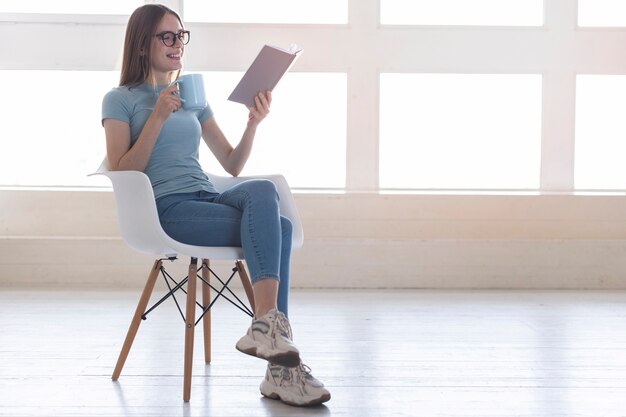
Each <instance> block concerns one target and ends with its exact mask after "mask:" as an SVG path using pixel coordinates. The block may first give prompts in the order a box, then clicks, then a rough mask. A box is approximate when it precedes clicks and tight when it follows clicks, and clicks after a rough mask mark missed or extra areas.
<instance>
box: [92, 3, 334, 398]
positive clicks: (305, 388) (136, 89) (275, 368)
mask: <svg viewBox="0 0 626 417" xmlns="http://www.w3.org/2000/svg"><path fill="white" fill-rule="evenodd" d="M188 41H189V31H186V30H184V28H183V23H182V21H181V19H180V17H179V16H178V14H176V13H175V12H174V11H172V10H170V9H169V8H167V7H165V6H162V5H157V4H147V5H145V6H142V7H139V8H138V9H137V10H135V12H134V13H133V14H132V15H131V17H130V19H129V21H128V25H127V28H126V39H125V42H124V55H123V61H122V72H121V77H120V86H119V87H117V88H114V89H113V90H111V91H110V92H109V93H107V94H106V96H105V97H104V100H103V105H102V123H103V126H104V129H105V134H106V145H107V157H108V161H109V168H110V169H111V170H137V171H143V172H145V173H146V175H148V177H149V178H150V181H151V183H152V186H153V189H154V194H155V198H156V203H157V208H158V212H159V218H160V221H161V224H162V225H163V228H164V230H165V232H166V233H168V234H169V235H170V236H171V237H172V238H174V239H176V240H178V241H180V242H184V243H188V244H192V245H200V246H202V245H204V246H214V245H218V246H241V247H242V248H243V252H244V257H245V259H246V263H247V264H248V268H249V269H250V275H251V278H252V286H253V290H254V298H255V304H256V311H255V319H254V320H253V322H252V325H251V326H250V328H249V329H248V331H247V333H246V334H245V335H244V336H243V337H242V338H241V339H240V340H239V341H238V342H237V345H236V347H237V349H238V350H240V351H241V352H244V353H247V354H249V355H254V356H257V357H259V358H262V359H265V360H267V361H268V368H267V372H266V376H265V379H264V381H263V382H262V384H261V393H262V394H263V395H265V396H267V397H270V398H278V399H281V400H282V401H284V402H286V403H289V404H292V405H314V404H320V403H322V402H325V401H328V400H329V399H330V393H329V392H328V391H327V390H326V389H325V388H324V386H323V384H322V383H320V382H319V381H318V380H316V379H315V378H314V377H313V376H312V375H311V373H310V369H309V368H308V367H306V366H305V365H303V364H302V362H301V361H300V354H299V351H298V349H297V348H296V346H295V345H294V344H293V341H292V337H291V328H290V325H289V321H288V319H287V316H286V314H287V307H288V294H289V263H290V256H291V224H290V222H289V220H288V219H287V218H285V217H282V216H280V212H279V206H278V195H277V192H276V189H275V187H274V184H273V183H272V182H270V181H265V180H250V181H245V182H243V183H240V184H238V185H236V186H234V187H233V188H231V189H229V190H226V191H224V192H223V193H221V194H219V193H217V192H216V190H215V188H214V187H213V185H212V184H211V182H210V181H209V179H208V177H207V176H206V174H205V173H204V171H203V170H202V168H201V167H200V164H199V162H198V148H199V145H200V137H202V138H203V139H204V141H205V142H206V144H207V145H208V147H209V149H210V150H211V151H212V152H213V154H214V155H215V157H216V158H217V160H218V161H219V163H220V164H221V165H222V166H223V167H224V169H225V170H226V171H227V172H228V173H230V174H231V175H233V176H237V175H238V174H239V173H240V172H241V170H242V169H243V167H244V165H245V163H246V161H247V160H248V157H249V155H250V152H251V150H252V143H253V141H254V136H255V132H256V129H257V126H258V125H259V123H260V122H261V121H262V120H263V119H264V118H265V117H266V116H267V114H268V113H269V110H270V103H271V101H272V95H271V93H270V92H269V91H267V92H265V93H263V92H261V93H259V94H258V96H257V97H255V106H254V107H251V108H249V115H248V121H247V125H246V129H245V130H244V133H243V136H242V137H241V140H240V141H239V143H238V145H237V146H236V147H234V148H233V147H232V146H231V145H230V143H229V142H228V140H227V139H226V138H225V136H224V134H223V133H222V131H221V130H220V128H219V127H218V125H217V123H216V121H215V118H214V117H213V112H212V111H211V108H210V107H209V106H208V105H207V106H206V107H205V108H204V109H202V110H197V111H190V110H184V109H183V108H182V103H181V100H180V98H179V96H178V86H177V84H175V83H173V82H174V81H175V80H176V79H177V78H178V76H179V75H180V73H181V70H182V58H183V55H184V51H185V45H186V44H187V42H188Z"/></svg>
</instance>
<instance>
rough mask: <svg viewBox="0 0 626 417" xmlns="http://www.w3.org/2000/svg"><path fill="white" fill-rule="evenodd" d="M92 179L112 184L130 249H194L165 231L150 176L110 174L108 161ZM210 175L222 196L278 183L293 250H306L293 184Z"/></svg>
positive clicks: (163, 252) (158, 251) (279, 178)
mask: <svg viewBox="0 0 626 417" xmlns="http://www.w3.org/2000/svg"><path fill="white" fill-rule="evenodd" d="M92 175H104V176H106V177H108V178H109V180H111V183H112V185H113V191H114V194H115V203H116V207H117V214H118V221H119V225H120V233H121V235H122V238H123V239H124V241H125V242H126V243H127V244H128V245H129V246H131V247H133V248H134V249H136V250H138V251H140V252H144V253H149V254H161V255H165V256H174V255H176V254H177V253H178V252H179V251H180V249H181V247H182V248H183V249H192V248H193V247H192V246H189V245H184V244H181V243H180V242H176V241H174V240H173V239H172V238H170V237H169V236H168V235H167V234H166V233H165V231H164V230H163V228H162V227H161V223H160V221H159V215H158V212H157V208H156V203H155V200H154V192H153V190H152V185H151V184H150V180H149V179H148V176H147V175H146V174H144V173H143V172H140V171H110V170H109V168H108V161H107V159H106V157H105V158H104V160H103V161H102V164H100V167H99V168H98V170H97V171H96V172H95V173H94V174H92ZM208 175H209V177H210V179H211V182H213V184H214V185H215V187H216V189H217V190H218V191H220V192H221V191H224V190H226V189H227V188H230V187H232V186H233V185H235V184H237V183H240V182H243V181H246V180H249V179H255V178H259V179H260V178H262V179H268V180H271V181H272V182H274V184H275V185H276V189H277V190H278V194H279V196H280V210H281V214H282V215H284V216H285V217H287V218H289V220H291V223H292V225H293V241H292V248H293V249H297V248H300V247H301V246H302V244H303V242H304V233H303V229H302V222H301V220H300V215H299V214H298V210H297V208H296V205H295V201H294V199H293V195H292V194H291V189H290V188H289V184H288V183H287V181H286V180H285V178H284V177H283V176H282V175H269V176H254V177H223V176H218V175H211V174H208ZM187 254H188V253H187Z"/></svg>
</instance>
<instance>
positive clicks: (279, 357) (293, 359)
mask: <svg viewBox="0 0 626 417" xmlns="http://www.w3.org/2000/svg"><path fill="white" fill-rule="evenodd" d="M263 347H264V346H258V345H257V344H256V343H254V342H253V341H250V340H248V338H246V337H245V336H244V337H243V338H241V339H240V340H239V341H238V342H237V344H236V345H235V348H236V349H237V350H238V351H239V352H241V353H245V354H246V355H250V356H254V357H256V358H260V359H265V360H266V361H269V362H271V363H274V364H276V365H280V366H284V367H286V368H295V367H296V366H298V365H300V353H298V352H283V351H272V350H269V351H268V350H267V349H263Z"/></svg>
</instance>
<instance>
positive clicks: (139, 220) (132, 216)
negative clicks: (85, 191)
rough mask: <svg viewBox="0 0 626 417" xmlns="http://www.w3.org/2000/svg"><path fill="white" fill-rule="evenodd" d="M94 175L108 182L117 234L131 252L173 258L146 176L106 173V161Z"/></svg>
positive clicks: (141, 173) (136, 172) (107, 170)
mask: <svg viewBox="0 0 626 417" xmlns="http://www.w3.org/2000/svg"><path fill="white" fill-rule="evenodd" d="M94 175H104V176H106V177H108V178H109V180H111V183H112V185H113V191H114V194H115V205H116V207H117V218H118V222H119V226H120V234H121V235H122V238H123V239H124V241H125V242H126V243H127V244H128V245H129V246H131V247H132V248H134V249H136V250H138V251H140V252H145V253H149V254H161V255H166V256H169V255H172V256H173V255H176V253H177V251H176V250H174V249H173V248H172V245H170V244H169V243H170V242H169V241H170V239H171V238H170V237H169V236H167V234H166V233H165V232H164V231H163V228H162V227H161V223H160V222H159V215H158V213H157V208H156V203H155V200H154V192H153V191H152V185H151V184H150V180H149V179H148V176H147V175H146V174H144V173H143V172H140V171H110V170H109V169H108V161H107V159H106V158H104V160H103V161H102V164H101V165H100V168H98V171H96V172H95V173H94Z"/></svg>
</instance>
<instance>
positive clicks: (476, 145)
mask: <svg viewBox="0 0 626 417" xmlns="http://www.w3.org/2000/svg"><path fill="white" fill-rule="evenodd" d="M540 156H541V76H540V75H528V74H382V75H381V83H380V186H381V188H387V189H389V188H392V189H393V188H396V189H397V188H399V189H537V188H538V187H539V164H540Z"/></svg>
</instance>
